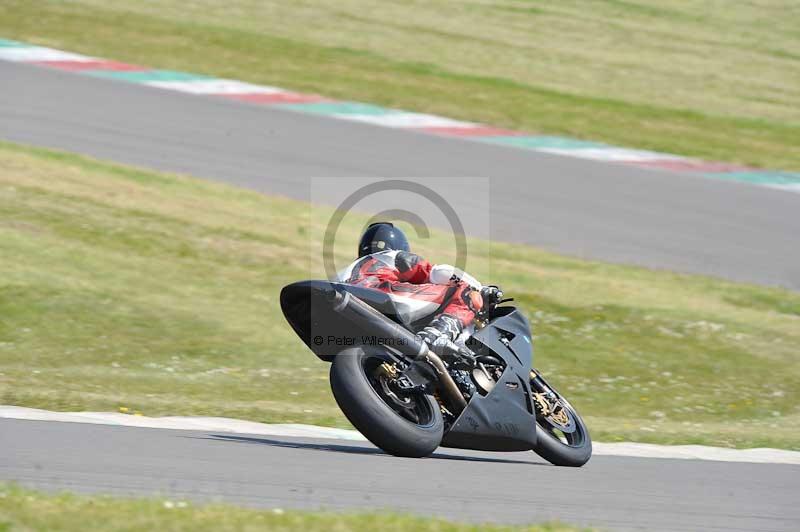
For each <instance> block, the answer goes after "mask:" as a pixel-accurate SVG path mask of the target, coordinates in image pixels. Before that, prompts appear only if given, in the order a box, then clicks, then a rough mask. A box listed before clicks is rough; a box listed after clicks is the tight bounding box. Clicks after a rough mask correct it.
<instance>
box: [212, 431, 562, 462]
mask: <svg viewBox="0 0 800 532" xmlns="http://www.w3.org/2000/svg"><path fill="white" fill-rule="evenodd" d="M201 439H204V440H217V441H229V442H237V443H249V444H256V445H270V446H272V447H286V448H289V449H310V450H314V451H326V452H333V453H349V454H371V455H378V456H387V457H390V456H391V455H390V454H387V453H385V452H383V451H381V450H380V449H378V448H376V447H361V446H358V445H341V444H333V443H311V442H295V441H282V440H273V439H269V438H253V437H251V436H234V435H232V434H209V435H208V436H207V437H204V438H201ZM426 460H459V461H465V462H487V463H496V464H517V465H530V466H549V464H545V463H542V462H528V461H525V460H512V459H508V458H489V457H481V456H463V455H457V454H446V453H439V452H436V453H433V454H432V455H431V456H429V457H428V458H426Z"/></svg>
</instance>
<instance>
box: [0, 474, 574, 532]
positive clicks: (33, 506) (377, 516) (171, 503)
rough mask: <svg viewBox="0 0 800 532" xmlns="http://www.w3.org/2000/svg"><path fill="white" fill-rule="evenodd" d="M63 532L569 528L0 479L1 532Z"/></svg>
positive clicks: (520, 531)
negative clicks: (291, 507)
mask: <svg viewBox="0 0 800 532" xmlns="http://www.w3.org/2000/svg"><path fill="white" fill-rule="evenodd" d="M33 530H43V531H49V530H59V531H61V532H91V531H102V532H111V531H126V532H132V531H137V530H143V531H151V530H173V531H179V530H186V531H187V532H188V531H191V532H196V531H197V532H200V531H209V532H251V531H253V532H254V531H262V530H271V531H276V532H371V531H374V530H381V531H385V532H417V531H419V532H478V531H487V532H573V531H577V530H586V529H578V528H573V527H570V526H566V525H561V524H557V523H553V524H544V525H540V526H524V527H522V526H514V527H505V526H491V525H467V524H461V523H452V522H448V521H444V520H441V519H423V518H418V517H411V516H407V515H398V514H393V513H387V512H381V513H371V514H341V513H322V512H300V511H284V510H283V509H280V508H275V509H271V510H252V509H245V508H239V507H236V506H232V505H225V504H200V505H197V504H193V503H189V502H187V501H182V500H170V499H161V498H148V499H122V498H114V497H108V496H87V495H72V494H67V493H63V494H58V495H52V494H45V493H42V492H37V491H33V490H28V489H22V488H19V487H16V486H8V485H6V486H4V485H2V484H0V531H2V532H12V531H33Z"/></svg>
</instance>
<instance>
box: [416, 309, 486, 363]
mask: <svg viewBox="0 0 800 532" xmlns="http://www.w3.org/2000/svg"><path fill="white" fill-rule="evenodd" d="M461 329H462V327H461V322H459V321H458V319H456V318H455V317H453V316H450V315H449V314H440V315H439V316H436V317H435V318H434V319H433V320H431V322H430V323H429V324H428V326H427V327H425V328H424V329H422V330H421V331H420V332H419V333H417V336H419V337H420V338H422V339H423V340H424V341H425V343H426V344H428V349H430V350H431V351H433V352H434V353H436V354H437V355H439V356H440V357H442V358H444V359H451V360H452V359H456V361H458V362H462V363H465V364H467V365H470V364H469V362H470V361H471V360H472V359H473V357H474V355H473V354H472V352H471V351H469V349H467V348H465V347H460V346H458V345H457V344H456V343H455V342H454V341H453V340H455V339H456V338H457V337H458V335H459V334H461Z"/></svg>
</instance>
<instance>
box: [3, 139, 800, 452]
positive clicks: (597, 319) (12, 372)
mask: <svg viewBox="0 0 800 532" xmlns="http://www.w3.org/2000/svg"><path fill="white" fill-rule="evenodd" d="M330 215H331V210H330V209H328V208H324V207H311V205H309V204H306V203H301V202H297V201H292V200H288V199H282V198H277V197H269V196H263V195H259V194H256V193H253V192H249V191H245V190H240V189H236V188H232V187H227V186H223V185H219V184H213V183H209V182H204V181H200V180H195V179H190V178H186V177H180V176H173V175H167V174H160V173H153V172H149V171H143V170H138V169H134V168H128V167H123V166H119V165H115V164H108V163H104V162H98V161H94V160H90V159H87V158H83V157H78V156H74V155H68V154H62V153H58V152H52V151H45V150H39V149H30V148H23V147H19V146H14V145H10V144H0V404H15V405H24V406H31V407H40V408H50V409H56V410H73V411H74V410H94V411H97V410H100V411H112V410H116V409H117V408H119V407H120V406H125V407H128V408H130V409H131V410H138V411H141V412H143V413H144V414H146V415H167V414H172V415H201V414H202V415H219V416H230V417H237V418H244V419H251V420H255V421H262V422H303V423H315V424H323V425H329V426H342V427H346V426H348V425H347V422H346V420H345V419H344V418H343V416H342V415H341V414H340V412H339V410H338V408H337V407H336V405H335V403H334V401H333V399H332V397H331V393H330V390H329V387H328V380H327V371H328V365H327V364H325V363H323V362H321V361H319V360H317V359H316V357H314V356H313V355H312V354H311V353H310V352H309V351H308V350H307V349H306V348H305V346H303V345H302V344H301V342H300V341H299V340H298V339H297V338H296V337H295V336H294V334H293V333H292V332H290V330H289V327H288V326H287V324H286V323H285V321H284V319H283V317H282V315H281V312H280V310H279V306H278V301H277V298H278V292H279V289H280V288H281V287H282V286H284V285H285V284H288V283H289V282H292V281H296V280H299V279H305V278H309V277H316V278H319V277H321V276H322V275H321V273H320V272H321V271H322V268H321V264H320V263H321V261H320V258H319V256H318V255H317V254H312V253H311V252H310V251H311V250H312V242H313V243H314V244H315V245H317V246H318V244H319V240H318V239H317V237H318V235H320V234H321V233H322V230H323V228H324V227H325V224H326V223H327V220H328V218H329V217H330ZM364 221H365V218H359V217H357V216H355V215H349V216H348V217H347V218H345V222H344V224H343V225H342V228H341V230H340V234H339V236H338V240H337V241H338V242H339V243H346V244H348V245H346V246H343V247H342V249H339V248H338V247H337V250H336V251H337V260H338V261H339V264H345V263H346V262H347V261H348V259H350V258H351V257H350V254H351V253H352V247H353V245H352V244H354V243H355V242H356V240H357V236H358V232H359V228H360V227H361V226H362V225H361V224H363V223H364ZM451 247H452V243H451V239H450V238H448V237H447V235H445V234H441V233H437V232H434V234H433V235H432V237H431V239H429V240H422V241H420V242H415V249H417V250H419V251H420V252H421V253H422V254H423V255H426V256H427V257H428V258H429V259H430V260H432V261H433V262H447V261H450V260H452V258H451V257H449V256H448V255H447V254H446V253H444V252H443V251H442V250H447V249H449V248H451ZM468 268H469V270H470V271H471V272H473V273H474V274H475V275H476V276H477V277H478V278H479V279H484V280H485V281H489V280H490V281H493V282H497V283H499V284H500V285H501V286H503V288H504V289H505V291H506V293H507V294H509V295H511V296H514V297H516V298H517V300H518V302H519V303H520V305H521V307H522V308H523V309H524V311H525V312H526V314H527V315H528V316H530V318H531V322H532V324H533V327H534V334H535V343H536V357H535V361H536V365H537V366H538V367H539V369H540V370H542V371H543V372H544V373H545V374H546V375H548V376H549V377H550V380H551V381H552V382H553V384H554V385H555V386H556V387H557V388H559V389H560V390H561V391H563V392H564V393H565V394H566V396H567V397H569V398H570V400H571V401H572V402H573V404H574V405H575V406H576V407H577V408H578V410H579V411H580V412H582V413H583V414H585V417H586V419H587V421H588V424H589V427H590V429H591V431H592V434H593V436H594V438H595V439H597V440H601V441H613V440H629V441H630V440H633V441H648V442H668V443H689V442H693V443H705V444H714V445H724V446H736V447H750V446H771V447H782V448H791V449H800V423H798V421H800V401H798V399H800V363H799V362H798V359H799V358H798V355H800V347H799V346H800V312H798V311H799V310H800V294H797V293H791V292H788V291H782V290H778V289H772V288H762V287H756V286H749V285H740V284H734V283H729V282H725V281H720V280H714V279H709V278H705V277H699V276H687V275H678V274H672V273H668V272H657V271H650V270H645V269H641V268H634V267H626V266H617V265H609V264H603V263H599V262H586V261H580V260H577V259H571V258H564V257H560V256H557V255H553V254H551V253H546V252H542V251H539V250H537V249H534V248H529V247H524V246H511V245H508V244H504V243H491V244H489V243H486V242H481V241H477V240H470V256H469V267H468ZM490 270H491V274H490V273H489V272H490Z"/></svg>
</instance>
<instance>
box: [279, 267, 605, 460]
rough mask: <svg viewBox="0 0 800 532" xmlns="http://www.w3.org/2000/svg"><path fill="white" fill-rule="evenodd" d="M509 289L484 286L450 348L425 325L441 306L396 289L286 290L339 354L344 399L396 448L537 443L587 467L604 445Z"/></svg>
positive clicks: (349, 412)
mask: <svg viewBox="0 0 800 532" xmlns="http://www.w3.org/2000/svg"><path fill="white" fill-rule="evenodd" d="M511 301H513V300H512V299H503V295H502V292H500V290H499V289H497V290H494V292H493V293H492V295H491V296H490V297H488V298H487V297H485V298H484V308H483V309H482V311H481V313H480V314H479V315H478V316H477V318H476V324H475V327H474V332H473V333H472V334H471V335H470V336H469V337H468V338H466V339H463V340H462V341H463V345H464V346H465V347H466V349H460V351H459V352H458V353H452V354H450V355H447V356H444V355H443V356H441V357H440V356H438V355H436V354H435V353H433V352H432V351H430V350H429V349H428V346H427V344H426V343H425V342H424V341H422V340H421V339H420V338H419V337H417V336H416V335H415V334H414V333H415V332H417V331H419V330H421V329H422V327H424V326H425V324H426V323H427V322H428V321H429V320H430V318H431V317H432V315H427V316H426V315H419V312H417V311H415V310H414V309H411V308H409V307H408V306H407V305H406V304H404V303H401V302H398V301H396V300H395V299H393V298H392V297H391V296H390V295H389V294H387V293H385V292H382V291H379V290H374V289H370V288H364V287H359V286H354V285H349V284H344V283H336V282H329V281H318V280H310V281H301V282H297V283H293V284H290V285H288V286H285V287H284V288H283V289H282V290H281V295H280V304H281V309H282V311H283V314H284V316H285V317H286V320H287V321H288V322H289V325H290V326H291V327H292V329H293V330H294V331H295V333H297V335H298V336H299V337H300V339H301V340H302V341H303V342H304V343H305V344H306V345H307V346H308V347H309V349H311V351H313V352H314V354H316V355H317V356H318V357H319V358H320V359H322V360H325V361H327V362H331V369H330V384H331V389H332V391H333V395H334V398H335V399H336V402H337V404H338V405H339V408H341V410H342V412H343V413H344V414H345V416H346V417H347V419H348V420H349V421H350V422H351V423H352V424H353V426H354V427H355V428H356V429H358V430H359V431H360V432H361V433H362V434H363V435H364V436H365V437H366V438H367V439H368V440H369V441H371V442H372V443H373V444H375V445H376V446H377V447H379V448H381V449H382V450H384V451H385V452H387V453H390V454H393V455H396V456H405V457H424V456H428V455H430V454H431V453H433V452H434V451H435V450H436V448H438V447H439V446H443V447H456V448H463V449H476V450H484V451H529V450H533V451H534V452H536V453H537V454H539V455H540V456H541V457H543V458H544V459H546V460H548V461H549V462H551V463H552V464H555V465H559V466H571V467H580V466H582V465H584V464H585V463H586V462H587V461H588V460H589V458H590V457H591V454H592V444H591V439H590V437H589V432H588V430H587V428H586V425H585V423H584V422H583V420H582V419H581V417H580V416H579V415H578V412H577V411H576V410H575V408H573V407H572V405H570V403H569V402H568V401H567V400H566V399H565V398H564V397H563V396H562V395H561V394H559V393H558V391H556V390H555V388H553V387H552V386H551V385H550V384H549V383H548V382H547V381H546V380H545V378H544V377H543V376H542V374H541V373H539V372H538V371H537V370H535V369H533V368H532V366H531V363H532V357H533V348H532V344H531V332H530V324H529V322H528V320H527V319H526V318H525V316H524V315H523V314H522V312H520V310H519V309H517V308H516V307H515V306H512V305H508V304H507V303H509V302H511Z"/></svg>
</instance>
